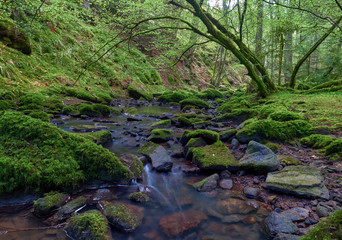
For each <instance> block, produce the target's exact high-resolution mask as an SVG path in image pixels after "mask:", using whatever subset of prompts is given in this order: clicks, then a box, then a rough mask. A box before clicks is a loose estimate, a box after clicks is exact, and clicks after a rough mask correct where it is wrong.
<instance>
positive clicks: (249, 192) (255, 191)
mask: <svg viewBox="0 0 342 240" xmlns="http://www.w3.org/2000/svg"><path fill="white" fill-rule="evenodd" d="M243 193H244V194H245V196H246V197H248V198H257V197H258V196H259V195H260V189H259V188H252V187H245V188H244V189H243Z"/></svg>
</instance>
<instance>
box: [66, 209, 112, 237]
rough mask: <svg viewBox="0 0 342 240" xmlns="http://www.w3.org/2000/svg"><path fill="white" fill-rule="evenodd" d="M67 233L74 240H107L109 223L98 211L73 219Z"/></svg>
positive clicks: (67, 227)
mask: <svg viewBox="0 0 342 240" xmlns="http://www.w3.org/2000/svg"><path fill="white" fill-rule="evenodd" d="M65 231H66V232H67V233H68V235H70V236H71V237H72V238H74V239H93V240H107V239H109V238H108V236H107V233H108V221H107V219H106V218H105V217H104V216H103V215H102V214H101V213H100V212H99V211H97V210H90V211H87V212H85V213H82V214H81V215H78V216H75V217H72V218H71V219H70V221H69V224H68V225H67V226H66V228H65Z"/></svg>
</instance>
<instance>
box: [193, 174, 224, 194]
mask: <svg viewBox="0 0 342 240" xmlns="http://www.w3.org/2000/svg"><path fill="white" fill-rule="evenodd" d="M218 180H219V175H218V174H217V173H215V174H213V175H211V176H209V177H207V178H205V179H203V180H202V181H200V182H197V183H195V184H193V186H194V187H195V188H196V190H197V191H199V192H210V191H212V190H214V189H215V188H216V187H217V181H218Z"/></svg>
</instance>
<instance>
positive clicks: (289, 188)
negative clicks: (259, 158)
mask: <svg viewBox="0 0 342 240" xmlns="http://www.w3.org/2000/svg"><path fill="white" fill-rule="evenodd" d="M323 181H324V177H323V176H322V174H321V172H320V171H319V170H318V169H317V168H314V167H309V166H288V167H285V168H284V169H283V170H282V171H280V172H276V173H268V175H267V179H266V185H265V188H267V189H270V190H274V191H278V192H283V193H286V194H294V195H297V196H302V197H309V198H315V197H319V198H323V199H329V191H328V189H327V188H326V187H325V185H324V183H323Z"/></svg>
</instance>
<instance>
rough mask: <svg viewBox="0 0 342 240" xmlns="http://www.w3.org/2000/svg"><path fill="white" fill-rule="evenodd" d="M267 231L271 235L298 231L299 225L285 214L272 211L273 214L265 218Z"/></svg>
mask: <svg viewBox="0 0 342 240" xmlns="http://www.w3.org/2000/svg"><path fill="white" fill-rule="evenodd" d="M264 224H265V228H266V232H267V233H268V234H269V235H270V236H271V237H274V236H276V235H277V234H278V233H288V234H293V233H298V231H299V230H298V228H297V226H296V225H295V224H294V223H293V222H292V221H291V220H290V219H288V218H286V217H285V216H283V215H281V214H279V213H276V212H271V214H270V215H269V216H268V217H267V218H266V219H265V221H264Z"/></svg>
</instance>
